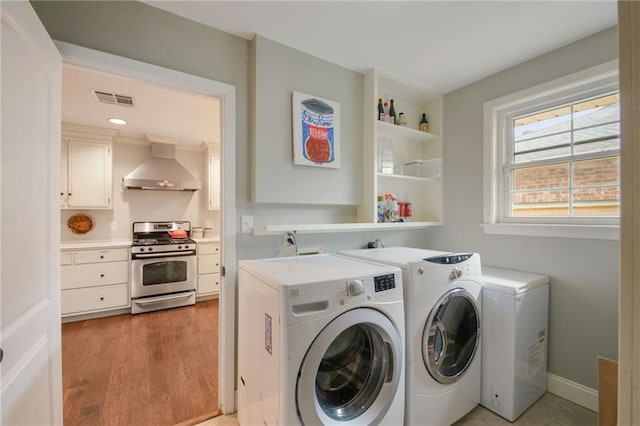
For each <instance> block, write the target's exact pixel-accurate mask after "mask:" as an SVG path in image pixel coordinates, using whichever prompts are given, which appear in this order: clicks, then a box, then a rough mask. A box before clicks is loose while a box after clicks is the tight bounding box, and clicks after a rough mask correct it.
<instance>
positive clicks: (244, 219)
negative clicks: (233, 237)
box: [240, 214, 253, 234]
mask: <svg viewBox="0 0 640 426" xmlns="http://www.w3.org/2000/svg"><path fill="white" fill-rule="evenodd" d="M240 232H242V233H243V234H251V233H252V232H253V216H252V215H248V214H243V215H242V216H240Z"/></svg>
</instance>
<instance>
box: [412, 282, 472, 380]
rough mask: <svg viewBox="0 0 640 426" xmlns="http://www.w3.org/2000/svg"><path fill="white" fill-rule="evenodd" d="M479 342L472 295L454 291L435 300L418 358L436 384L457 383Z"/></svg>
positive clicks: (459, 290) (458, 290) (457, 289)
mask: <svg viewBox="0 0 640 426" xmlns="http://www.w3.org/2000/svg"><path fill="white" fill-rule="evenodd" d="M479 341H480V315H479V313H478V308H477V306H476V303H475V301H474V300H473V298H472V296H471V295H470V294H469V292H467V291H466V290H464V289H462V288H456V289H453V290H451V291H449V292H448V293H446V294H445V295H444V296H442V297H441V298H440V300H438V302H437V303H436V304H435V306H434V307H433V309H432V310H431V312H430V313H429V317H428V318H427V323H426V324H425V327H424V331H423V333H422V359H423V361H424V365H425V367H427V370H428V371H429V374H431V376H432V377H433V378H434V379H435V380H437V381H438V382H439V383H443V384H448V383H453V382H456V381H457V380H459V379H460V378H461V377H462V376H463V374H464V372H465V371H466V369H467V368H468V367H469V365H470V364H471V362H472V361H473V357H474V355H475V353H476V349H477V348H478V343H479Z"/></svg>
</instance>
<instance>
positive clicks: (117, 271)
mask: <svg viewBox="0 0 640 426" xmlns="http://www.w3.org/2000/svg"><path fill="white" fill-rule="evenodd" d="M61 269H62V283H61V287H62V289H63V290H64V289H69V288H79V287H95V286H101V285H109V284H126V283H128V282H129V262H128V261H127V262H109V263H88V264H86V265H73V266H63V267H62V268H61Z"/></svg>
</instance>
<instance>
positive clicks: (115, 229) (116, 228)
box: [111, 221, 118, 231]
mask: <svg viewBox="0 0 640 426" xmlns="http://www.w3.org/2000/svg"><path fill="white" fill-rule="evenodd" d="M111 230H112V231H117V230H118V222H116V221H113V222H111Z"/></svg>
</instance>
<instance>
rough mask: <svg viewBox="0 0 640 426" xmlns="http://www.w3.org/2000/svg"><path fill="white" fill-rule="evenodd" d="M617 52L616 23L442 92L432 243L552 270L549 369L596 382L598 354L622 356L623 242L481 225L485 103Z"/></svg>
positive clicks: (509, 264) (489, 260) (488, 260)
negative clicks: (439, 208)
mask: <svg viewBox="0 0 640 426" xmlns="http://www.w3.org/2000/svg"><path fill="white" fill-rule="evenodd" d="M616 57H617V33H616V28H611V29H608V30H605V31H603V32H601V33H598V34H595V35H593V36H591V37H589V38H586V39H584V40H581V41H578V42H576V43H574V44H571V45H568V46H565V47H564V48H561V49H559V50H557V51H554V52H552V53H550V54H547V55H544V56H541V57H539V58H537V59H534V60H531V61H529V62H526V63H523V64H521V65H518V66H515V67H513V68H511V69H508V70H506V71H504V72H501V73H498V74H495V75H493V76H491V77H489V78H486V79H484V80H481V81H478V82H476V83H473V84H471V85H469V86H466V87H464V88H461V89H459V90H456V91H454V92H451V93H449V94H447V95H446V96H445V97H444V134H445V140H444V177H443V179H444V194H445V195H444V218H445V224H444V226H442V227H441V228H439V229H434V230H432V231H431V232H430V238H429V243H430V245H431V246H432V247H433V248H438V249H443V250H465V251H466V250H473V251H476V252H479V253H480V255H481V259H482V262H483V264H486V265H493V266H500V267H505V268H512V269H519V270H523V271H529V272H539V273H544V274H548V275H550V276H551V305H550V333H549V337H550V341H549V371H550V372H551V373H554V374H557V375H559V376H562V377H564V378H567V379H569V380H573V381H576V382H578V383H581V384H583V385H585V386H589V387H592V388H597V375H596V356H598V355H602V356H605V357H608V358H612V359H617V353H618V351H617V344H618V343H617V327H618V323H617V315H618V258H619V247H618V246H619V244H618V241H605V240H589V239H567V238H542V237H522V236H498V235H487V234H484V232H483V229H482V227H481V226H480V224H481V223H482V202H483V200H482V173H483V163H482V161H483V154H482V152H483V151H482V150H483V139H482V137H483V134H482V131H483V103H484V102H486V101H489V100H491V99H495V98H498V97H501V96H504V95H507V94H509V93H513V92H516V91H518V90H521V89H525V88H527V87H531V86H535V85H537V84H540V83H544V82H547V81H550V80H553V79H555V78H558V77H561V76H564V75H567V74H570V73H572V72H576V71H578V70H581V69H584V68H588V67H591V66H594V65H597V64H600V63H603V62H606V61H610V60H613V59H616Z"/></svg>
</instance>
